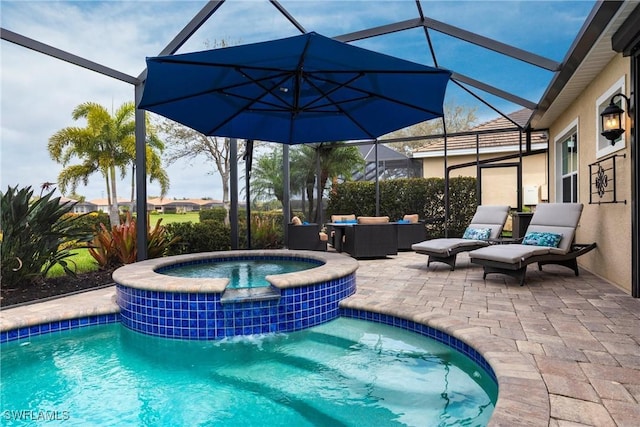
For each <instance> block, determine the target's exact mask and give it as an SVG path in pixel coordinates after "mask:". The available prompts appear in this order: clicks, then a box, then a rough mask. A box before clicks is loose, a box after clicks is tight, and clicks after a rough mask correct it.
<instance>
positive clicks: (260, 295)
mask: <svg viewBox="0 0 640 427" xmlns="http://www.w3.org/2000/svg"><path fill="white" fill-rule="evenodd" d="M278 299H280V291H279V290H278V289H276V288H274V287H273V286H262V287H259V288H233V289H229V288H227V289H225V291H224V292H223V293H222V296H220V303H221V304H237V303H242V302H249V301H273V300H278Z"/></svg>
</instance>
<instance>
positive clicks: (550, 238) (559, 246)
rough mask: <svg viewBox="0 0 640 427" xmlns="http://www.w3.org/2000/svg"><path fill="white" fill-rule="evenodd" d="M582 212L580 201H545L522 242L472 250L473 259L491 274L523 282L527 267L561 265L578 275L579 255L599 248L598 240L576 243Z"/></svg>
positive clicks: (535, 214) (538, 207)
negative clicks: (576, 233) (588, 242)
mask: <svg viewBox="0 0 640 427" xmlns="http://www.w3.org/2000/svg"><path fill="white" fill-rule="evenodd" d="M581 214H582V204H580V203H543V204H539V205H538V206H537V208H536V211H535V213H534V214H533V217H532V218H531V222H530V223H529V227H527V232H526V234H525V236H524V239H523V241H522V243H521V244H512V245H494V246H490V247H487V248H482V249H477V250H474V251H471V252H469V257H470V258H471V262H472V263H474V264H480V265H482V266H483V267H484V275H483V278H486V277H487V274H490V273H501V274H506V275H509V276H511V277H514V278H516V279H518V280H519V281H520V285H521V286H522V285H524V281H525V275H526V272H527V266H528V265H529V264H533V263H534V262H537V263H538V269H539V270H542V266H543V265H544V264H558V265H563V266H565V267H567V268H570V269H572V270H573V271H574V272H575V275H576V276H577V275H578V262H577V258H578V257H579V256H580V255H583V254H585V253H587V252H589V251H590V250H592V249H594V248H595V247H596V244H595V243H590V244H576V243H574V237H575V232H576V227H577V226H578V222H579V220H580V215H581Z"/></svg>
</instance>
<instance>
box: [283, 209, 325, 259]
mask: <svg viewBox="0 0 640 427" xmlns="http://www.w3.org/2000/svg"><path fill="white" fill-rule="evenodd" d="M287 239H288V240H287V248H289V249H293V250H307V251H326V250H327V240H328V238H327V235H326V233H324V232H323V231H322V227H321V226H320V224H303V223H302V222H301V221H300V219H299V218H298V217H293V218H292V220H291V222H290V223H289V224H287Z"/></svg>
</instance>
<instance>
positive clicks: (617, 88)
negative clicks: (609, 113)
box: [595, 76, 627, 159]
mask: <svg viewBox="0 0 640 427" xmlns="http://www.w3.org/2000/svg"><path fill="white" fill-rule="evenodd" d="M625 89H626V87H625V76H622V77H620V78H619V79H618V80H617V81H616V82H615V83H614V84H613V85H611V87H609V89H607V90H606V91H605V92H604V93H603V94H602V95H600V97H599V98H598V99H597V100H596V104H595V108H596V110H595V114H596V121H595V122H596V139H595V141H596V147H595V148H596V159H600V158H602V157H606V156H608V155H610V154H612V153H614V152H616V151H619V150H623V149H624V148H626V146H627V139H626V132H625V133H623V134H622V135H620V137H619V138H618V139H617V140H616V143H615V144H613V145H612V144H611V141H609V140H608V139H607V138H605V137H604V136H602V135H601V133H602V119H601V117H600V114H601V113H602V111H603V110H604V109H605V108H607V106H609V103H610V102H611V97H613V95H616V94H618V93H622V94H625V93H626V91H625ZM618 101H619V102H622V100H621V99H619V100H618ZM621 107H622V108H623V109H625V108H626V106H624V105H621ZM624 128H625V129H626V128H627V127H626V125H625V126H624Z"/></svg>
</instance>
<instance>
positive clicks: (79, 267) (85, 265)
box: [47, 249, 98, 277]
mask: <svg viewBox="0 0 640 427" xmlns="http://www.w3.org/2000/svg"><path fill="white" fill-rule="evenodd" d="M71 252H72V253H73V254H74V255H73V256H72V257H70V258H67V262H68V263H69V264H71V265H72V267H71V269H72V270H74V271H75V272H76V273H87V272H90V271H96V270H97V269H98V263H97V262H96V260H95V259H93V257H92V256H91V254H90V253H89V251H88V250H87V249H76V250H74V251H71ZM74 264H75V267H74V266H73V265H74ZM65 274H66V273H65V272H64V270H63V269H62V267H61V266H59V265H54V266H53V267H52V268H51V270H49V272H48V273H47V277H60V276H64V275H65Z"/></svg>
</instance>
